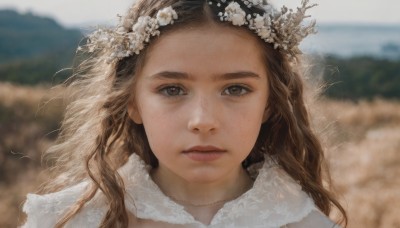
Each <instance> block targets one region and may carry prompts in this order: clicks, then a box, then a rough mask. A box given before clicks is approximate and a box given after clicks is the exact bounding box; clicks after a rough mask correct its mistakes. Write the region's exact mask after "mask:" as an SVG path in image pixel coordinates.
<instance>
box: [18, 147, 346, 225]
mask: <svg viewBox="0 0 400 228" xmlns="http://www.w3.org/2000/svg"><path fill="white" fill-rule="evenodd" d="M148 169H149V167H148V166H146V165H145V163H144V162H143V161H142V160H141V159H140V158H139V157H138V156H137V155H135V154H133V155H131V156H130V158H129V161H128V162H127V164H125V165H124V166H123V167H121V169H120V170H119V173H120V174H121V176H122V177H123V179H124V182H125V187H126V197H125V204H126V207H127V210H129V212H131V213H132V214H134V215H135V216H136V217H137V218H139V219H140V220H141V221H144V223H143V227H185V228H186V227H187V228H206V227H207V228H224V227H226V228H228V227H229V228H235V227H237V228H239V227H240V228H243V227H251V228H256V227H259V228H261V227H262V228H279V227H295V228H303V227H304V228H306V227H307V228H312V227H318V228H324V227H339V226H337V225H335V224H334V223H333V222H331V221H330V220H329V219H328V218H327V217H325V216H324V215H323V214H322V213H321V212H319V210H318V209H317V207H316V206H315V204H314V202H313V200H312V199H311V198H310V197H309V196H308V195H307V194H306V193H305V192H303V191H302V190H301V187H300V185H298V184H297V183H296V182H295V181H294V180H293V179H292V178H291V177H289V175H288V174H287V173H286V172H285V171H284V170H283V169H282V168H280V167H279V166H278V165H275V164H274V163H273V162H271V161H266V162H264V164H263V166H262V168H260V169H259V174H258V176H257V178H256V180H255V182H254V185H253V187H252V188H251V189H250V190H248V191H247V192H245V193H244V194H243V195H241V196H240V197H238V198H237V199H235V200H232V201H230V202H227V203H225V205H224V206H223V207H222V208H221V209H220V210H219V211H218V212H217V213H216V214H215V216H214V217H213V219H212V220H211V223H210V224H209V225H204V224H203V223H201V222H198V221H196V220H195V219H194V217H193V216H192V215H191V214H189V213H188V212H186V211H185V209H184V207H183V206H181V205H179V204H177V203H176V202H174V201H172V200H171V199H170V198H168V197H167V196H165V195H164V194H163V193H162V192H161V190H160V189H159V188H158V186H157V185H156V184H155V183H154V182H153V181H152V179H151V177H150V175H149V173H148ZM88 183H89V182H82V183H80V184H78V185H75V186H73V187H70V188H67V189H64V190H62V191H60V192H56V193H50V194H47V195H35V194H28V196H27V201H26V202H25V204H24V207H23V211H24V212H25V213H26V214H27V215H28V218H27V221H26V223H25V225H24V226H23V227H29V228H36V227H40V228H47V227H54V225H55V223H56V222H57V219H59V218H60V216H61V215H62V214H63V212H65V210H66V209H68V207H69V206H71V205H73V204H74V203H75V202H76V200H77V199H79V197H80V196H81V194H82V193H83V192H84V190H85V189H86V187H87V186H88ZM106 211H107V205H106V203H105V200H104V198H103V197H102V195H100V194H97V195H96V196H95V198H94V200H91V201H90V202H89V203H88V204H87V205H86V206H85V207H84V208H83V209H82V210H81V211H80V212H79V213H78V214H77V215H76V216H74V217H73V218H72V219H71V220H70V221H69V222H68V223H67V225H66V226H65V227H68V228H69V227H88V228H90V227H99V224H100V223H101V221H102V218H103V216H104V215H105V213H106ZM146 224H147V226H146ZM152 224H153V225H152Z"/></svg>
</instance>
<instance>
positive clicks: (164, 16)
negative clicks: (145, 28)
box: [156, 6, 178, 26]
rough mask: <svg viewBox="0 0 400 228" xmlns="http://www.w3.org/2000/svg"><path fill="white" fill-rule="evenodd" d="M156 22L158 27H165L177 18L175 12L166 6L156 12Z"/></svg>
mask: <svg viewBox="0 0 400 228" xmlns="http://www.w3.org/2000/svg"><path fill="white" fill-rule="evenodd" d="M156 18H157V21H158V24H159V25H160V26H166V25H168V24H172V23H174V19H177V18H178V15H177V14H176V11H175V10H174V9H172V7H171V6H168V7H166V8H164V9H162V10H160V11H158V12H157V17H156Z"/></svg>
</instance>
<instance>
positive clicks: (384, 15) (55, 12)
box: [0, 0, 400, 27]
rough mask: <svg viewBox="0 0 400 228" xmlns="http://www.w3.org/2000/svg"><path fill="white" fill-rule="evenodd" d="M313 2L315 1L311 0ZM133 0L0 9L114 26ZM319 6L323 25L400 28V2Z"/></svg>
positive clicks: (58, 0) (63, 0)
mask: <svg viewBox="0 0 400 228" xmlns="http://www.w3.org/2000/svg"><path fill="white" fill-rule="evenodd" d="M311 1H313V0H311ZM132 2H133V0H0V9H4V8H11V9H16V10H18V11H20V12H27V11H31V12H33V13H34V14H37V15H41V16H49V17H52V18H54V19H56V20H57V21H58V22H60V23H61V24H63V25H64V26H68V27H76V26H82V25H90V24H92V25H94V24H98V23H108V24H113V23H114V22H115V21H117V15H118V14H120V15H121V14H122V15H123V14H124V13H125V12H126V10H127V8H128V7H129V5H130V4H131V3H132ZM270 2H272V3H275V5H276V6H281V5H283V4H284V5H286V6H288V7H290V8H293V7H296V6H297V5H298V4H300V2H301V0H270ZM313 2H318V4H319V6H318V7H316V8H314V9H312V10H310V14H311V15H312V16H313V18H315V19H316V20H317V22H319V23H351V24H356V23H362V24H371V23H372V24H397V25H400V13H398V12H399V10H400V1H399V0H380V1H377V0H320V1H317V0H314V1H313Z"/></svg>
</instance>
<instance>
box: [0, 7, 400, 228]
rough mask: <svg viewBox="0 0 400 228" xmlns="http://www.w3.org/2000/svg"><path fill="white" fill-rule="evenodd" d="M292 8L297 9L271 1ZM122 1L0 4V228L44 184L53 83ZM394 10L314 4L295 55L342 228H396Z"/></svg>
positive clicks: (398, 74)
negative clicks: (317, 92)
mask: <svg viewBox="0 0 400 228" xmlns="http://www.w3.org/2000/svg"><path fill="white" fill-rule="evenodd" d="M272 2H273V3H275V4H276V5H277V6H280V5H281V4H283V3H284V4H285V5H287V6H289V7H295V6H296V5H297V4H299V2H300V0H287V1H280V0H275V1H272ZM130 3H131V0H119V1H105V0H85V1H78V0H68V1H67V0H57V1H54V0H40V1H39V0H24V1H15V0H0V215H1V216H0V227H15V226H17V224H19V223H21V221H23V219H24V215H23V213H21V212H20V211H21V205H22V203H23V200H24V199H25V195H26V194H27V193H28V192H34V191H35V190H36V189H37V188H38V187H39V184H40V183H41V182H42V181H43V180H45V179H46V175H45V173H43V172H41V171H42V170H43V168H44V167H45V166H46V164H44V163H43V164H42V163H41V153H42V152H43V151H44V150H46V148H48V146H49V145H51V144H52V143H53V142H54V139H55V137H56V136H57V129H58V128H59V122H60V120H61V118H62V112H63V108H64V106H65V104H64V103H63V101H62V99H60V97H62V90H63V89H62V88H52V86H54V85H57V84H58V83H60V82H62V81H63V80H64V79H65V78H66V77H68V75H70V73H71V71H70V70H64V71H62V72H60V73H57V74H55V73H56V72H57V71H59V70H60V69H63V68H68V67H70V66H71V65H72V63H73V60H72V59H73V57H74V53H75V49H76V47H77V45H78V43H79V42H80V41H81V39H82V37H83V35H82V34H85V33H87V32H88V31H90V30H92V29H93V28H94V27H95V26H96V25H98V24H103V25H112V24H114V23H115V22H116V21H117V14H124V12H125V11H126V9H127V7H128V6H129V5H130ZM399 10H400V2H399V1H396V0H382V1H376V0H375V1H372V0H364V1H346V0H336V1H321V3H319V6H318V7H317V8H314V9H312V10H310V14H312V15H313V17H314V18H315V19H317V21H318V22H319V28H318V30H319V33H318V34H317V35H314V36H312V37H310V38H308V39H307V40H306V41H305V42H304V44H303V45H302V49H303V50H304V51H305V52H306V53H309V54H310V57H311V58H312V59H313V60H314V62H313V64H312V65H311V66H310V69H311V71H312V72H314V73H315V74H316V75H318V78H315V79H314V80H316V79H318V80H321V79H322V80H323V81H324V84H325V85H327V87H326V88H325V89H324V90H323V94H322V97H321V98H319V99H317V100H316V101H315V105H313V106H311V108H312V109H313V110H312V111H311V112H312V113H313V117H314V122H315V125H316V127H317V131H319V133H321V135H322V136H323V140H324V144H325V146H326V149H327V154H326V156H327V158H328V160H329V164H330V168H331V170H332V171H331V172H332V176H333V180H334V182H335V184H336V190H337V192H338V194H339V196H340V201H341V202H342V203H343V205H344V206H345V208H346V209H347V210H348V213H349V218H350V223H349V227H350V228H355V227H363V228H364V227H366V228H394V227H400V218H399V216H398V215H399V214H400V194H399V192H400V101H399V98H400V14H399V13H398V11H399Z"/></svg>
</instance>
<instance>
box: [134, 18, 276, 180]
mask: <svg viewBox="0 0 400 228" xmlns="http://www.w3.org/2000/svg"><path fill="white" fill-rule="evenodd" d="M258 42H259V41H258V40H257V37H253V36H252V35H250V34H248V33H246V32H244V31H242V30H237V29H233V28H228V27H222V26H219V25H205V26H201V27H194V28H190V29H182V30H177V31H172V32H171V33H167V34H165V35H162V36H161V37H160V38H159V40H157V41H156V42H154V43H153V45H152V46H151V48H150V49H149V51H148V54H147V57H146V61H145V65H144V66H143V68H142V70H141V72H140V74H139V75H137V77H138V79H137V84H136V89H135V92H136V94H135V97H136V100H135V102H134V103H135V104H132V105H131V106H130V107H129V114H130V117H131V118H132V119H133V121H134V122H136V123H138V124H143V125H144V128H145V131H146V135H147V137H148V141H149V144H150V147H151V149H152V151H153V153H154V154H155V156H156V157H157V159H158V161H159V167H158V169H159V171H160V172H163V173H169V174H170V175H173V176H175V177H178V178H181V179H183V180H185V181H188V182H212V181H217V180H223V178H225V177H228V176H229V175H235V174H237V173H239V172H242V170H241V169H242V168H241V163H242V161H243V160H244V159H245V158H246V157H247V156H248V155H249V153H250V151H251V149H252V148H253V146H254V144H255V142H256V139H257V136H258V134H259V131H260V127H261V124H262V122H263V119H265V118H266V115H265V112H266V107H267V97H268V80H267V73H266V68H265V64H264V62H263V58H262V57H261V56H262V53H261V48H260V46H259V44H258Z"/></svg>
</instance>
